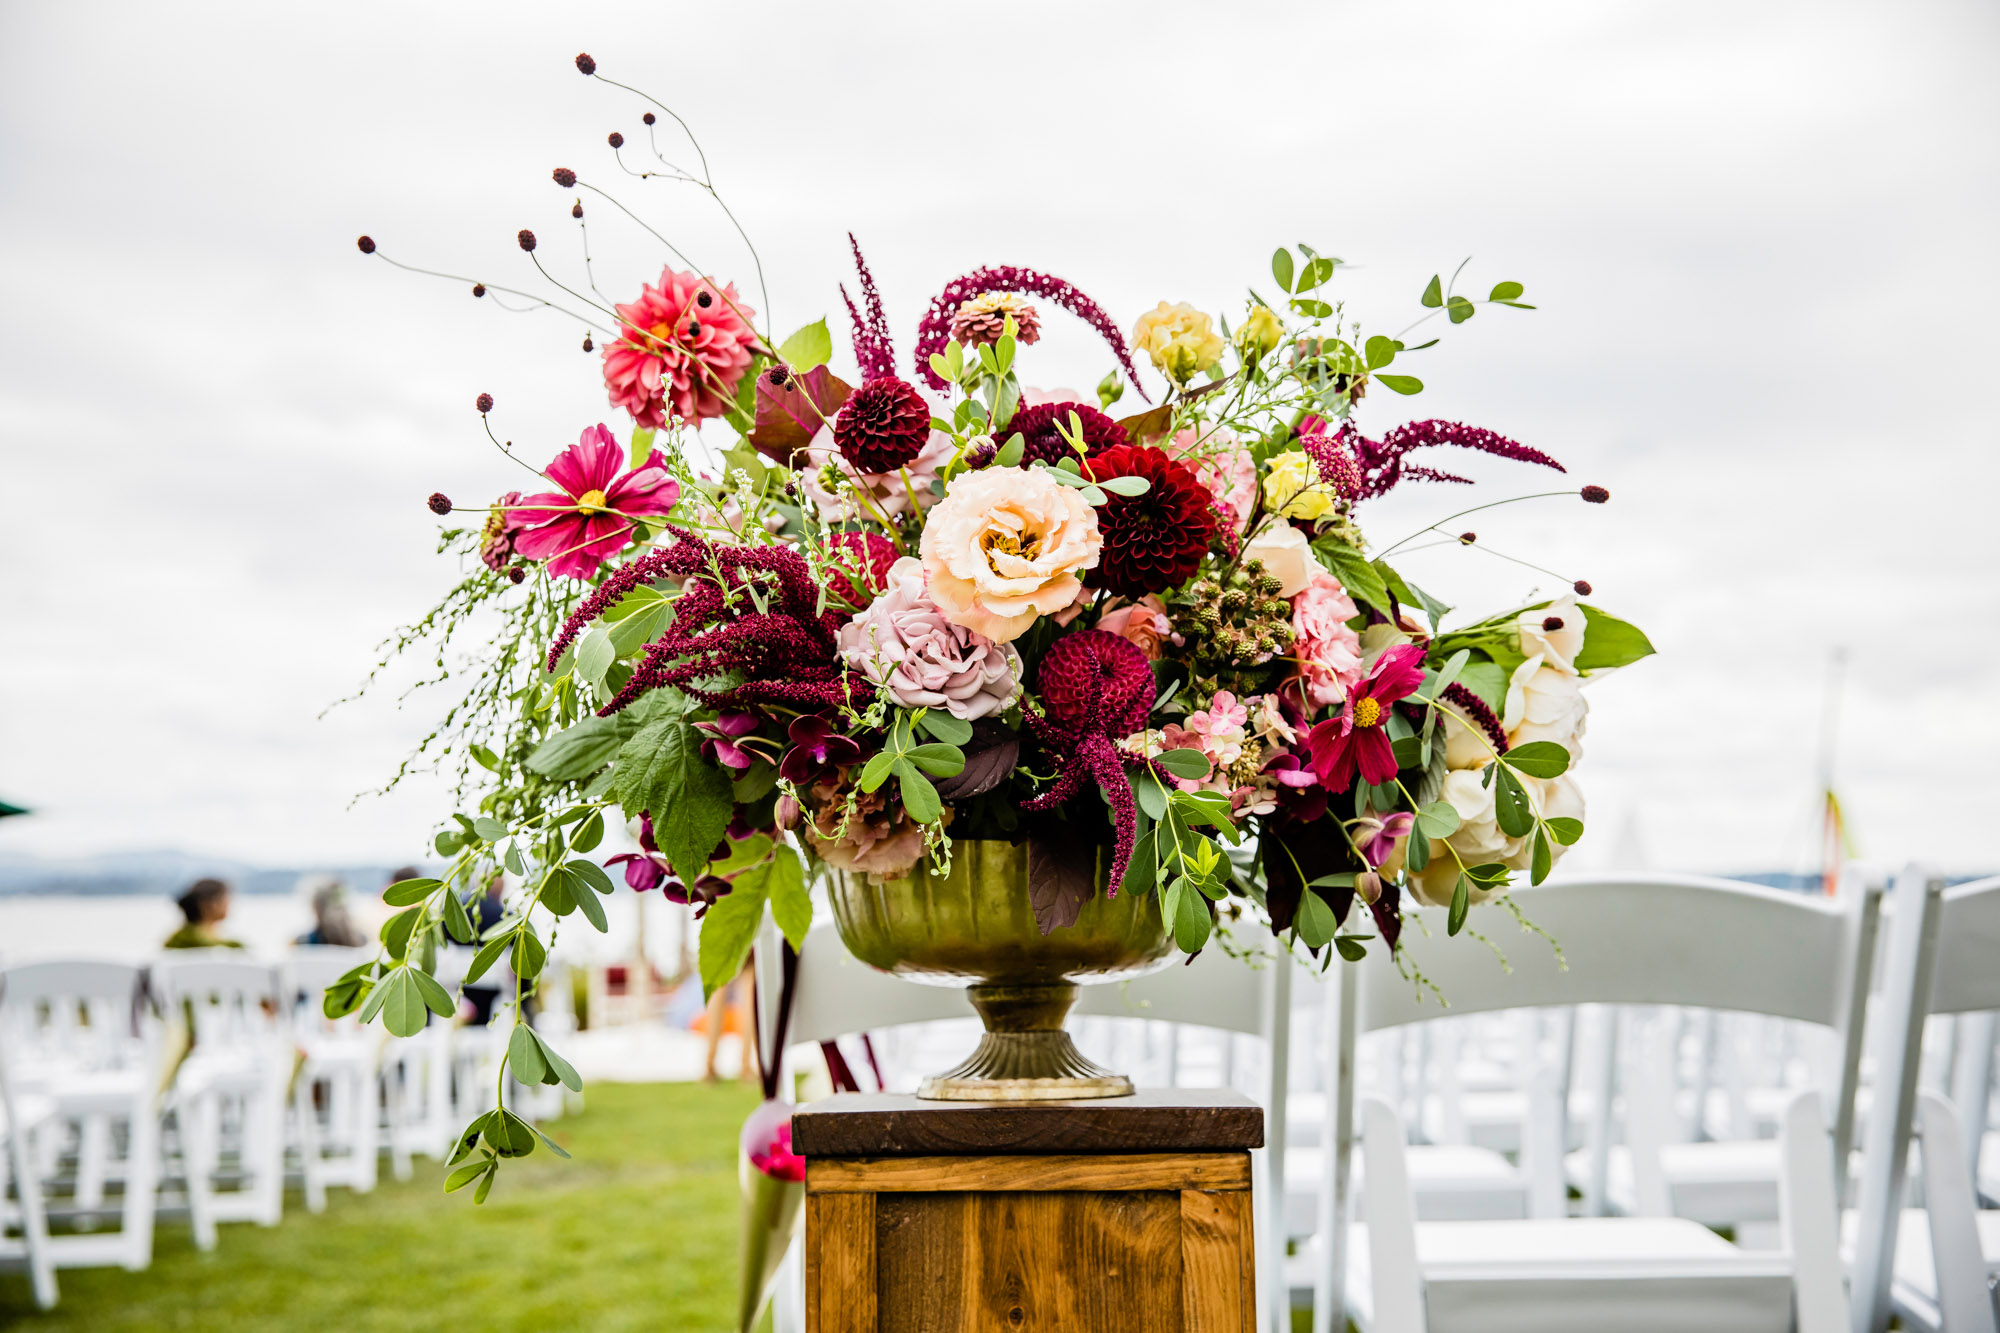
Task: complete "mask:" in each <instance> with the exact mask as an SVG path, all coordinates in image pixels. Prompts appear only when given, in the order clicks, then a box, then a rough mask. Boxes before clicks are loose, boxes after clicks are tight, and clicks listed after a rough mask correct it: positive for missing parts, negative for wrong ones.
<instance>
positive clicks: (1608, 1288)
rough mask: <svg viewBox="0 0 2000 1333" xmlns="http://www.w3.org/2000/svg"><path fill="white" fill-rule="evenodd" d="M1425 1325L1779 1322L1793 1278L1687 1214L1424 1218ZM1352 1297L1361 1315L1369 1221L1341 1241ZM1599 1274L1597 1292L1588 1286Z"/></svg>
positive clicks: (1492, 1331)
mask: <svg viewBox="0 0 2000 1333" xmlns="http://www.w3.org/2000/svg"><path fill="white" fill-rule="evenodd" d="M1416 1241H1417V1262H1418V1265H1419V1267H1420V1268H1421V1269H1422V1271H1423V1280H1424V1305H1425V1312H1426V1315H1427V1317H1428V1323H1429V1329H1430V1333H1453V1331H1454V1330H1459V1329H1464V1330H1468V1333H1470V1331H1471V1330H1479V1333H1604V1330H1606V1329H1613V1328H1627V1327H1630V1328H1637V1327H1639V1326H1638V1325H1635V1323H1634V1320H1633V1312H1634V1311H1635V1310H1640V1309H1643V1310H1644V1311H1645V1318H1644V1324H1643V1330H1644V1333H1683V1330H1685V1333H1787V1330H1789V1329H1790V1327H1791V1320H1792V1277H1791V1271H1790V1267H1789V1265H1788V1264H1787V1263H1786V1262H1785V1261H1784V1260H1782V1259H1780V1258H1775V1257H1771V1256H1764V1255H1759V1254H1757V1253H1754V1252H1746V1251H1743V1250H1739V1249H1737V1248H1736V1247H1735V1246H1733V1245H1731V1244H1730V1243H1729V1242H1728V1241H1725V1240H1723V1239H1722V1238H1721V1237H1720V1236H1718V1235H1716V1234H1715V1233H1714V1232H1712V1231H1710V1230H1709V1229H1708V1228H1706V1227H1704V1226H1701V1225H1699V1224H1698V1223H1694V1222H1690V1221H1687V1220H1686V1219H1684V1218H1676V1217H1661V1218H1650V1217H1649V1218H1572V1219H1567V1220H1562V1221H1503V1222H1420V1223H1418V1224H1417V1228H1416ZM1348 1246H1349V1248H1348V1256H1349V1262H1348V1279H1347V1281H1348V1296H1349V1300H1350V1302H1351V1307H1352V1310H1353V1311H1354V1313H1355V1314H1356V1316H1357V1320H1358V1322H1360V1323H1361V1324H1362V1326H1363V1327H1364V1328H1365V1327H1367V1326H1368V1319H1367V1316H1368V1315H1371V1314H1372V1313H1373V1309H1374V1302H1373V1295H1372V1291H1371V1289H1370V1283H1369V1266H1368V1259H1369V1254H1368V1235H1367V1229H1366V1228H1365V1227H1362V1226H1355V1227H1354V1228H1352V1230H1351V1231H1350V1233H1349V1241H1348ZM1599 1283H1601V1284H1602V1290H1603V1298H1602V1300H1592V1299H1590V1297H1589V1294H1588V1290H1587V1288H1588V1287H1589V1286H1590V1285H1591V1284H1599Z"/></svg>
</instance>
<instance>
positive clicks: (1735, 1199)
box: [1563, 1139, 1783, 1226]
mask: <svg viewBox="0 0 2000 1333" xmlns="http://www.w3.org/2000/svg"><path fill="white" fill-rule="evenodd" d="M1782 1158H1783V1149H1782V1147H1781V1146H1780V1144H1779V1142H1778V1140H1776V1139H1742V1140H1731V1141H1728V1142H1721V1143H1668V1144H1663V1145H1661V1147H1660V1174H1661V1176H1663V1177H1664V1178H1665V1179H1666V1184H1667V1194H1668V1198H1669V1200H1670V1201H1671V1206H1672V1208H1673V1213H1674V1216H1675V1217H1684V1218H1687V1219H1688V1220H1690V1221H1693V1222H1699V1223H1701V1224H1703V1225H1704V1226H1733V1225H1735V1224H1737V1223H1739V1222H1774V1221H1776V1220H1777V1218H1778V1171H1779V1165H1780V1163H1781V1161H1782ZM1563 1165H1564V1172H1565V1174H1566V1175H1567V1176H1568V1178H1569V1183H1570V1184H1572V1185H1575V1186H1576V1187H1577V1188H1579V1189H1582V1188H1584V1187H1585V1186H1586V1184H1587V1182H1588V1181H1589V1178H1590V1154H1589V1152H1588V1151H1587V1150H1586V1151H1583V1152H1574V1153H1571V1154H1570V1155H1569V1156H1568V1157H1567V1158H1566V1159H1564V1164H1563ZM1604 1193H1605V1198H1606V1200H1607V1201H1608V1202H1609V1203H1610V1205H1611V1207H1612V1209H1613V1210H1614V1211H1616V1212H1619V1213H1624V1214H1627V1215H1630V1214H1632V1213H1634V1212H1637V1211H1638V1204H1637V1199H1638V1186H1637V1184H1636V1183H1635V1182H1634V1180H1633V1175H1632V1152H1631V1149H1629V1148H1627V1147H1625V1146H1624V1145H1623V1144H1620V1145H1618V1146H1616V1147H1614V1148H1612V1149H1611V1150H1610V1151H1609V1152H1607V1153H1606V1154H1605V1161H1604Z"/></svg>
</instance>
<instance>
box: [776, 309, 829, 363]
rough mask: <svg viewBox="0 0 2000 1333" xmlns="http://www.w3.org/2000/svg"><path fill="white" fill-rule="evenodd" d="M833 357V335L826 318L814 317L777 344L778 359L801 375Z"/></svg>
mask: <svg viewBox="0 0 2000 1333" xmlns="http://www.w3.org/2000/svg"><path fill="white" fill-rule="evenodd" d="M832 357H833V335H832V334H831V333H830V332H828V331H827V327H826V320H825V319H824V318H821V319H816V320H814V321H813V322H812V323H810V324H808V325H806V326H805V327H804V328H802V329H800V330H799V331H798V332H796V333H794V334H793V335H792V336H791V337H789V338H787V339H785V340H784V341H783V342H782V343H780V344H778V359H779V360H781V361H783V362H784V363H785V364H786V365H788V366H790V367H791V368H792V371H793V373H794V374H799V375H803V374H805V373H806V372H807V371H808V370H815V369H817V368H819V367H820V366H823V365H825V364H826V363H827V362H828V361H829V360H830V359H832Z"/></svg>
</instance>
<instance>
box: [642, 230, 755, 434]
mask: <svg viewBox="0 0 2000 1333" xmlns="http://www.w3.org/2000/svg"><path fill="white" fill-rule="evenodd" d="M756 313H757V312H756V311H754V310H752V309H751V308H750V307H749V306H747V305H744V304H743V302H742V301H741V300H739V299H737V296H736V287H735V284H733V283H732V284H731V285H729V286H727V287H723V288H720V289H718V288H717V287H716V286H715V283H714V282H713V280H711V279H708V278H698V277H696V276H695V275H694V274H692V273H676V272H674V271H673V270H672V269H666V270H663V271H662V272H661V274H660V282H659V285H658V286H656V287H655V286H647V287H642V288H640V289H639V299H638V300H636V301H634V302H632V303H631V304H630V305H621V306H619V307H618V319H619V323H620V325H621V326H622V336H621V337H619V338H618V339H617V340H616V341H615V342H612V343H609V344H607V345H606V346H605V348H604V387H605V388H607V389H609V390H610V391H611V403H612V406H614V407H622V408H624V409H625V410H626V411H627V412H630V413H631V414H632V419H633V420H634V421H636V422H638V423H639V424H640V425H641V426H646V427H650V428H652V429H656V430H657V429H658V428H659V427H661V426H664V425H666V424H667V420H668V418H670V417H671V418H675V419H678V420H680V421H683V422H686V423H687V424H688V425H690V426H692V425H696V424H698V423H699V422H701V421H702V420H703V419H704V418H707V417H719V416H722V415H724V414H726V413H727V412H728V411H729V409H730V408H731V407H732V406H734V405H735V402H736V386H737V383H738V382H739V381H740V380H741V379H742V378H743V372H744V371H745V370H747V369H749V367H750V357H751V354H752V353H753V352H754V351H755V350H756V348H757V345H758V344H757V331H756V330H755V329H753V328H751V327H750V317H751V316H752V315H754V314H756Z"/></svg>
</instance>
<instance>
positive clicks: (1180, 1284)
mask: <svg viewBox="0 0 2000 1333" xmlns="http://www.w3.org/2000/svg"><path fill="white" fill-rule="evenodd" d="M792 1141H793V1145H794V1147H795V1148H796V1149H797V1151H799V1152H800V1153H801V1154H803V1155H804V1156H805V1158H806V1159H807V1160H806V1233H805V1247H806V1251H805V1260H806V1329H807V1331H808V1333H891V1331H892V1330H893V1331H894V1333H906V1331H907V1333H918V1331H919V1330H921V1333H960V1331H961V1330H963V1331H964V1333H971V1331H972V1330H982V1331H983V1330H996V1331H999V1333H1015V1331H1016V1330H1023V1331H1026V1330H1042V1331H1045V1333H1056V1331H1057V1330H1060V1331H1061V1333H1114V1331H1116V1333H1127V1331H1128V1330H1129V1331H1130V1333H1140V1331H1141V1330H1144V1333H1174V1330H1182V1329H1186V1330H1200V1331H1201V1333H1250V1330H1252V1329H1254V1328H1255V1324H1256V1301H1255V1265H1254V1264H1253V1262H1252V1246H1251V1230H1252V1228H1251V1205H1250V1155H1249V1150H1250V1149H1252V1148H1256V1147H1261V1146H1262V1145H1263V1141H1264V1117H1263V1112H1262V1111H1261V1110H1260V1109H1259V1108H1258V1107H1257V1106H1256V1105H1254V1104H1253V1103H1251V1102H1250V1101H1248V1100H1247V1099H1245V1098H1242V1097H1240V1096H1238V1095H1237V1094H1235V1093H1230V1092H1198V1091H1174V1092H1154V1093H1141V1094H1139V1095H1138V1096H1137V1097H1123V1098H1118V1099H1115V1100H1106V1101H1093V1102H1066V1103H1041V1104H1036V1103H1022V1104H1015V1105H997V1106H996V1105H973V1104H965V1103H951V1102H920V1101H918V1100H916V1099H915V1098H913V1097H899V1096H847V1097H834V1098H830V1099H828V1100H826V1101H823V1102H818V1103H815V1104H813V1105H812V1106H809V1107H802V1108H801V1109H800V1110H799V1112H798V1114H797V1116H796V1117H795V1118H794V1120H793V1127H792Z"/></svg>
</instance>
